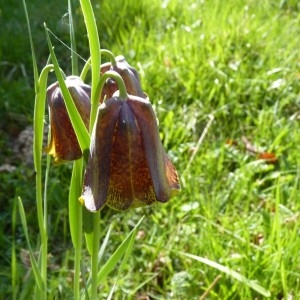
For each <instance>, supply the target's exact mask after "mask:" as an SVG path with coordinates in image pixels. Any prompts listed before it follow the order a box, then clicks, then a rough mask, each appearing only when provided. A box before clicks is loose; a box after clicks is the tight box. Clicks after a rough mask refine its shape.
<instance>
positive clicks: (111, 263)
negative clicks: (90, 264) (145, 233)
mask: <svg viewBox="0 0 300 300" xmlns="http://www.w3.org/2000/svg"><path fill="white" fill-rule="evenodd" d="M143 219H144V217H142V218H141V219H140V220H139V222H138V223H137V224H136V225H135V227H134V228H133V229H132V230H131V232H130V233H129V234H128V236H127V237H126V238H125V239H124V241H123V242H122V243H121V245H120V246H119V247H118V249H117V250H116V251H115V252H114V253H113V254H112V256H111V257H110V258H109V259H108V261H107V262H106V263H105V265H104V266H103V267H102V268H101V270H100V271H99V272H98V275H97V277H98V285H99V284H101V282H103V281H104V280H105V278H106V277H107V275H108V274H109V273H110V272H111V271H112V270H113V269H114V268H115V266H116V265H117V263H118V262H119V261H120V260H121V258H122V256H123V255H124V253H126V251H127V250H128V249H130V247H132V245H133V241H134V238H135V236H136V233H137V230H138V228H139V226H140V225H141V223H142V221H143ZM132 238H133V240H132ZM127 258H128V257H127V256H126V259H127Z"/></svg>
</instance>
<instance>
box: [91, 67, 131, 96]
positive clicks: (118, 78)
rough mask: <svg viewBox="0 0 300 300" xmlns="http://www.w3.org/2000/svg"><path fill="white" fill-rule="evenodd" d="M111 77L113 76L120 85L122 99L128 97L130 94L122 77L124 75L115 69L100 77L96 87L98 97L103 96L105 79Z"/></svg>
mask: <svg viewBox="0 0 300 300" xmlns="http://www.w3.org/2000/svg"><path fill="white" fill-rule="evenodd" d="M109 78H113V79H114V80H115V81H116V83H117V85H118V87H119V91H120V95H119V96H120V98H122V99H124V100H125V99H127V98H128V94H127V90H126V86H125V83H124V80H123V79H122V77H121V76H120V75H119V74H118V73H117V72H115V71H107V72H106V73H104V74H103V76H102V77H101V78H100V81H99V84H98V86H97V89H96V95H97V97H98V99H100V96H101V91H102V89H103V86H104V84H105V81H106V80H107V79H109Z"/></svg>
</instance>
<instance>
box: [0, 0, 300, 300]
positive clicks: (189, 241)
mask: <svg viewBox="0 0 300 300" xmlns="http://www.w3.org/2000/svg"><path fill="white" fill-rule="evenodd" d="M57 3H59V4H60V5H61V6H63V5H65V10H64V9H62V11H63V12H62V13H61V15H59V16H58V17H57V19H56V23H55V22H54V21H55V20H53V18H52V21H51V22H53V23H52V24H58V23H59V22H60V20H61V18H62V15H63V13H64V11H67V6H66V4H61V2H57ZM97 3H98V2H97ZM15 5H16V4H15ZM44 5H45V4H44ZM46 7H47V6H46ZM40 9H41V8H40ZM45 9H46V8H45ZM48 9H50V8H48V7H47V10H48ZM18 10H19V15H20V18H22V19H24V18H23V15H22V7H21V5H20V6H18V7H15V10H14V11H15V12H17V11H18ZM37 11H38V8H34V9H33V8H31V10H30V7H29V14H30V17H31V19H32V20H35V16H36V15H37ZM299 12H300V7H299V4H298V3H297V1H275V0H274V1H271V0H270V1H267V0H266V1H258V0H252V1H241V0H239V1H221V0H219V1H218V0H214V1H191V0H185V1H175V0H170V1H158V0H154V1H133V0H127V1H121V0H115V1H102V2H101V5H100V7H99V8H97V6H96V3H95V14H96V17H97V22H98V25H99V32H100V37H101V46H102V47H103V48H104V47H105V48H108V49H110V50H111V51H112V52H114V53H115V54H116V55H118V54H123V55H124V56H125V57H126V58H127V60H128V61H129V62H130V63H131V64H132V65H133V66H135V67H136V68H137V69H138V71H139V72H140V75H141V79H142V85H143V89H144V90H145V92H146V93H147V94H148V95H149V97H150V100H151V102H152V103H153V105H154V107H155V110H156V112H157V115H158V119H159V123H160V132H161V137H162V140H163V143H164V146H165V148H166V149H167V151H168V153H169V155H170V157H171V158H172V160H173V162H174V164H175V165H176V167H177V169H178V171H179V173H180V175H181V184H182V192H181V193H180V194H179V195H178V196H176V197H175V198H173V199H171V200H170V201H169V202H168V203H167V204H165V205H161V204H157V205H154V206H152V207H148V208H143V209H135V210H131V211H128V212H122V213H120V212H115V211H112V210H110V209H108V208H105V209H104V210H103V211H102V212H101V219H100V220H99V223H100V226H101V227H100V228H101V237H102V239H104V237H105V235H106V232H107V230H108V228H109V226H110V225H111V224H112V226H113V228H112V232H111V236H110V239H109V241H108V244H107V248H106V250H105V253H104V257H103V259H102V263H103V264H104V263H105V261H106V260H107V259H108V258H109V257H110V256H111V255H112V253H113V252H114V251H115V249H116V248H117V247H118V245H119V244H120V243H121V242H122V240H123V239H124V238H125V237H126V236H127V235H128V233H129V232H130V230H131V229H132V228H133V226H134V225H135V224H136V223H137V222H138V220H139V219H140V218H141V216H142V215H144V214H145V215H146V218H145V219H144V220H143V223H142V225H141V226H140V232H139V233H138V234H137V239H136V241H135V243H134V246H133V252H132V254H131V256H130V257H129V259H128V261H127V264H126V265H123V266H122V268H123V269H122V272H121V274H120V276H119V277H117V276H118V270H115V272H113V273H112V274H111V275H110V277H109V280H106V281H105V282H103V283H102V285H101V288H100V289H99V293H100V295H101V296H99V299H106V298H107V297H108V295H109V293H110V291H111V289H112V287H113V285H114V283H115V281H116V279H117V278H118V280H117V286H116V290H115V293H114V295H113V299H124V298H125V299H142V296H144V297H146V296H148V297H149V298H150V299H199V297H200V296H201V295H202V294H203V293H204V292H205V291H206V290H207V289H208V287H209V286H210V284H211V283H212V282H213V281H214V279H215V278H216V277H217V276H218V275H221V279H220V280H219V281H218V282H217V283H216V284H215V286H214V287H213V288H212V290H211V291H210V293H209V296H208V297H207V299H255V298H256V297H257V299H264V298H263V296H261V295H259V294H258V293H257V292H256V291H255V290H253V289H252V288H251V287H249V285H247V284H246V283H243V282H240V281H238V280H236V279H234V278H233V277H232V276H228V275H226V274H224V273H222V272H221V271H220V270H218V269H216V268H213V267H211V266H208V265H207V264H204V263H201V262H199V261H197V260H194V259H192V258H191V257H186V256H184V255H182V254H181V252H185V253H190V254H193V255H196V256H199V257H202V258H206V259H209V260H211V261H214V262H216V263H219V264H221V265H223V266H226V267H228V268H229V269H231V270H234V271H237V272H239V273H240V274H242V275H243V276H244V277H246V278H247V279H248V280H253V281H254V282H256V283H258V284H259V285H261V286H262V287H264V288H265V289H266V290H268V291H270V293H271V299H281V298H285V299H287V298H288V297H291V296H293V297H294V298H295V299H296V298H297V296H299V294H300V282H299V278H300V258H299V251H300V243H299V222H300V217H299V213H298V212H299V209H300V204H299V203H300V201H299V200H300V196H299V195H300V193H299V189H300V185H299V179H300V174H299V171H298V169H299V164H300V160H299V144H300V123H299V111H300V110H299V109H300V83H299V66H300V65H299V62H300V54H299V50H298V48H299V36H300V26H299V25H300V24H299V23H300V18H299ZM31 14H32V15H31ZM77 18H78V23H77V26H78V27H77V39H79V40H78V44H79V47H78V52H79V54H80V55H81V56H83V57H86V58H87V55H88V54H87V48H88V46H87V40H86V37H85V32H84V24H83V23H82V17H81V15H80V11H79V10H77ZM22 19H21V20H22ZM50 19H51V18H50V17H47V16H46V14H42V15H39V18H38V20H40V25H42V22H43V21H46V22H47V24H48V23H49V22H50ZM50 24H51V23H50ZM49 27H50V29H51V30H52V31H53V32H54V34H56V35H58V36H59V37H60V38H62V39H63V40H64V38H65V36H66V34H65V33H64V32H61V31H59V30H58V29H57V27H55V26H54V25H53V27H51V26H49ZM18 28H19V27H18ZM33 30H36V31H38V28H36V27H34V28H33ZM63 37H64V38H63ZM36 39H37V40H35V41H34V42H35V45H36V47H37V48H36V50H37V54H38V57H42V54H40V53H39V47H38V44H39V43H40V42H43V43H44V44H45V45H46V41H45V38H44V37H42V36H40V37H38V35H37V37H36ZM26 41H27V40H26V39H24V41H23V43H25V42H26ZM64 41H65V40H64ZM13 42H14V43H17V41H12V43H13ZM3 45H4V44H3ZM1 47H2V48H1V51H2V52H1V53H2V60H3V61H4V60H5V57H4V54H5V53H6V52H5V51H7V50H5V49H4V48H3V47H4V46H2V43H1ZM55 47H56V51H57V53H65V52H66V49H65V46H63V45H61V44H59V43H58V42H57V43H56V45H55ZM45 49H46V46H45V48H43V51H46V50H45ZM29 53H30V52H29V48H28V57H30V54H29ZM11 55H13V54H11ZM40 55H41V56H40ZM43 55H45V54H44V53H43ZM46 55H48V54H47V53H46ZM3 57H4V58H3ZM59 58H61V60H62V62H61V63H62V64H66V61H65V60H66V57H65V55H62V57H61V56H59ZM9 59H10V61H11V62H16V63H18V64H20V63H22V57H21V56H20V53H18V51H16V52H15V54H14V55H13V56H12V57H10V58H9ZM26 59H27V58H26ZM46 59H47V56H45V57H44V60H45V61H46ZM30 67H31V66H30V61H29V62H26V70H28V74H31V69H30ZM0 74H1V76H2V78H5V74H4V73H3V72H1V73H0ZM22 76H23V75H22ZM22 76H21V75H20V77H18V80H17V79H16V80H13V81H12V86H13V87H16V88H15V89H14V90H13V91H10V92H9V93H8V94H7V95H6V97H7V99H6V100H5V101H6V103H8V104H9V105H6V106H5V108H6V109H8V107H11V108H13V112H15V113H18V114H22V115H26V116H27V115H29V114H30V113H31V110H30V109H27V108H24V107H23V106H22V105H20V104H19V103H18V100H17V98H16V97H14V95H19V94H21V92H22V88H25V89H26V91H27V92H28V86H27V85H26V84H24V86H25V87H24V86H23V85H22V87H20V86H19V85H20V82H21V80H22V79H20V78H22ZM2 78H1V80H2ZM13 79H14V78H13ZM4 82H5V81H4ZM28 82H29V83H28V84H30V83H31V82H32V79H29V81H28ZM7 85H8V84H7ZM1 89H3V86H1ZM28 93H29V92H28ZM26 99H27V98H26ZM27 101H31V100H30V99H27ZM15 103H16V104H17V105H16V106H15V105H14V104H15ZM31 103H32V104H33V98H32V102H31ZM24 109H25V112H24ZM14 110H16V111H14ZM209 115H213V116H214V121H213V123H212V124H211V125H210V127H209V128H208V129H207V134H206V136H205V138H204V140H203V142H202V143H201V145H200V148H199V149H198V151H197V153H196V155H195V156H194V159H193V161H192V162H191V163H190V164H189V160H190V158H191V155H192V153H193V151H194V150H195V146H196V145H197V142H198V140H199V138H200V136H201V134H202V132H203V130H204V128H205V127H206V125H207V123H208V122H209ZM5 116H6V115H5ZM1 136H2V133H1ZM242 136H246V137H247V138H248V139H249V140H250V141H251V142H252V143H253V144H254V145H256V146H257V147H261V148H262V149H263V150H264V151H265V152H272V153H274V154H275V155H276V157H277V158H278V163H277V164H276V165H272V164H267V163H266V162H264V161H260V160H257V156H253V155H251V154H250V153H249V152H247V151H245V149H244V146H243V143H242ZM230 139H231V140H234V141H236V142H237V143H238V146H230V145H228V144H227V143H226V142H227V141H228V140H230ZM1 144H2V140H1ZM1 148H2V145H1ZM6 153H7V154H9V151H8V150H6ZM187 167H188V168H187ZM24 168H25V167H23V166H21V167H20V168H19V169H18V172H19V173H17V174H6V173H5V174H3V173H0V177H1V178H0V179H1V185H0V186H1V189H2V186H3V191H4V190H5V189H7V191H9V193H8V198H3V197H2V198H3V199H7V200H6V201H7V202H4V201H3V200H1V203H2V207H4V208H5V211H4V212H1V219H3V220H4V221H5V225H4V223H2V224H1V231H2V232H9V233H10V231H11V229H10V227H11V226H10V225H11V224H10V222H11V221H10V220H9V215H10V214H12V207H13V205H12V203H13V202H14V201H15V199H16V198H15V197H16V196H22V199H23V200H24V206H25V212H26V217H27V218H28V219H29V220H28V226H29V236H30V238H31V243H32V246H33V248H34V246H35V245H36V243H38V237H37V232H38V227H37V220H36V215H35V207H34V203H35V202H34V197H35V195H34V191H33V192H32V194H31V193H30V188H29V187H28V185H30V187H31V184H32V183H31V181H32V179H23V177H22V176H21V174H24V172H25V174H27V173H26V172H27V171H24ZM28 176H30V175H29V174H27V176H26V177H27V178H28ZM31 176H32V175H31ZM49 177H50V180H49V196H48V211H49V252H50V253H51V256H50V257H49V275H48V276H49V284H48V295H49V299H71V298H72V277H73V274H72V268H73V261H72V260H73V253H72V251H73V249H72V246H71V239H70V234H69V228H68V223H67V220H68V216H67V197H68V196H67V195H68V191H67V188H68V184H69V178H70V167H69V166H63V167H56V168H55V169H53V168H52V170H51V172H50V176H49ZM29 180H30V181H29ZM5 183H6V185H5ZM12 185H13V186H15V193H14V192H13V191H12V187H11V186H12ZM0 193H1V195H4V193H3V192H2V190H1V191H0ZM6 197H7V195H6ZM5 203H9V205H7V204H6V205H5ZM13 224H14V225H15V226H16V227H15V232H14V240H15V246H16V254H17V266H16V268H17V270H18V272H15V273H13V274H14V275H13V276H15V278H14V279H15V282H16V284H17V289H18V297H17V299H22V295H23V297H24V298H23V299H28V297H29V296H28V295H31V293H32V291H33V287H34V282H33V280H32V278H33V275H32V273H30V271H29V269H28V268H27V267H26V266H25V264H24V260H23V261H22V260H21V258H20V255H21V254H20V253H21V248H26V242H25V238H24V235H23V234H22V230H21V224H20V221H19V220H18V221H17V224H15V222H13ZM1 236H2V235H1ZM12 240H13V237H12V233H11V234H9V235H7V237H5V238H2V239H1V244H0V245H1V250H2V249H5V251H1V253H4V259H1V261H3V266H4V267H3V268H2V270H1V273H0V278H1V284H0V286H1V288H0V298H1V297H3V298H7V297H8V298H9V297H10V296H11V295H12V294H11V293H12V291H11V286H10V284H11V278H10V276H11V275H10V274H11V271H10V266H9V264H10V262H11V259H10V254H11V247H12ZM83 262H84V263H85V264H84V266H85V268H89V264H88V254H87V252H86V253H83ZM16 276H17V277H16ZM139 297H140V298H139Z"/></svg>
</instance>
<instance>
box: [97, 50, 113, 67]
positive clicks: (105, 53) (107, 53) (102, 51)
mask: <svg viewBox="0 0 300 300" xmlns="http://www.w3.org/2000/svg"><path fill="white" fill-rule="evenodd" d="M100 53H101V55H103V54H104V55H106V56H108V57H109V59H110V62H111V64H112V65H113V66H116V65H117V61H116V57H115V56H114V54H113V53H112V52H111V51H109V50H107V49H101V50H100Z"/></svg>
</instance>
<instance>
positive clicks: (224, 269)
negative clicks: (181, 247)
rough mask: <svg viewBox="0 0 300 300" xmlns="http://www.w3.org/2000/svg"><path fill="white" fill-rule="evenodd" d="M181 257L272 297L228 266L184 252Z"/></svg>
mask: <svg viewBox="0 0 300 300" xmlns="http://www.w3.org/2000/svg"><path fill="white" fill-rule="evenodd" d="M178 253H179V254H181V255H184V256H186V257H189V258H192V259H194V260H197V261H199V262H201V263H203V264H206V265H208V266H210V267H212V268H214V269H216V270H219V271H220V272H222V273H224V274H226V275H228V276H230V277H232V278H234V279H236V280H238V281H240V282H241V283H244V284H246V285H247V286H249V287H250V288H251V289H253V290H255V291H256V292H258V293H260V294H261V295H263V296H264V297H271V293H270V292H269V291H267V290H266V289H265V288H263V287H262V286H261V285H259V284H257V283H256V282H255V281H253V280H249V279H248V278H246V277H245V276H243V275H242V274H240V273H238V272H236V271H234V270H231V269H229V268H228V267H226V266H223V265H220V264H218V263H216V262H214V261H212V260H209V259H207V258H204V257H201V256H197V255H193V254H189V253H184V252H178Z"/></svg>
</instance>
